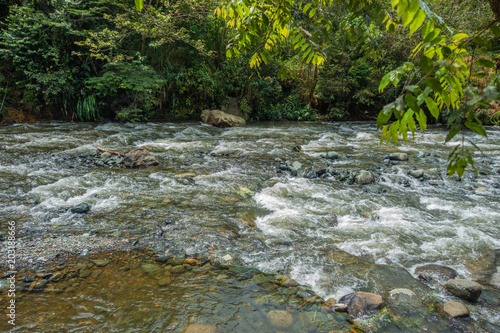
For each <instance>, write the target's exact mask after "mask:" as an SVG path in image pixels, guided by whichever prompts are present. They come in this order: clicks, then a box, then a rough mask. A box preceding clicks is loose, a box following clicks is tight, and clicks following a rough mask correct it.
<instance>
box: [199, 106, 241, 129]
mask: <svg viewBox="0 0 500 333" xmlns="http://www.w3.org/2000/svg"><path fill="white" fill-rule="evenodd" d="M201 121H203V122H204V123H205V124H208V125H212V126H215V127H234V126H245V125H246V121H245V119H243V118H241V117H238V116H234V115H232V114H228V113H225V112H222V111H220V110H204V111H203V112H202V113H201Z"/></svg>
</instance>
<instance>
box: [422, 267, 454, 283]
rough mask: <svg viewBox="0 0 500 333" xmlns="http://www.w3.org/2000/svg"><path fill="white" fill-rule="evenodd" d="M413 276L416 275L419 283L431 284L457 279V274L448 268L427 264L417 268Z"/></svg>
mask: <svg viewBox="0 0 500 333" xmlns="http://www.w3.org/2000/svg"><path fill="white" fill-rule="evenodd" d="M415 274H417V275H418V279H419V280H420V281H425V282H432V281H434V280H436V281H438V282H445V281H449V280H452V279H454V278H456V277H457V272H456V271H455V270H454V269H453V268H450V267H446V266H441V265H436V264H428V265H423V266H419V267H417V269H416V270H415Z"/></svg>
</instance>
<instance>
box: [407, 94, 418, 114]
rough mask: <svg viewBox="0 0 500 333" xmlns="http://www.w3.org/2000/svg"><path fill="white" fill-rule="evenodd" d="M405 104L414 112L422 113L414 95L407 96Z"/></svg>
mask: <svg viewBox="0 0 500 333" xmlns="http://www.w3.org/2000/svg"><path fill="white" fill-rule="evenodd" d="M405 102H406V105H408V106H409V107H410V108H411V109H412V110H413V111H415V112H420V107H419V106H418V104H417V98H416V97H415V96H413V95H412V94H406V95H405Z"/></svg>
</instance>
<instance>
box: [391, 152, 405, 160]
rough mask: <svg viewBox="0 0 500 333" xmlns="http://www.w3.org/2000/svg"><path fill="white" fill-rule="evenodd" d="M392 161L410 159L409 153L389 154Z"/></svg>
mask: <svg viewBox="0 0 500 333" xmlns="http://www.w3.org/2000/svg"><path fill="white" fill-rule="evenodd" d="M389 159H390V160H391V161H408V155H407V154H405V153H392V154H389Z"/></svg>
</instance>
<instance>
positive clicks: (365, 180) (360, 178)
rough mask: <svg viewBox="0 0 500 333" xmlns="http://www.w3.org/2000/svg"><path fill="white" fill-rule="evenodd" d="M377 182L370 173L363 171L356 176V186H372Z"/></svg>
mask: <svg viewBox="0 0 500 333" xmlns="http://www.w3.org/2000/svg"><path fill="white" fill-rule="evenodd" d="M374 181H375V178H374V177H373V175H372V173H371V172H370V171H366V170H361V171H360V172H359V174H358V175H357V176H356V184H359V185H366V184H371V183H373V182H374Z"/></svg>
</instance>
